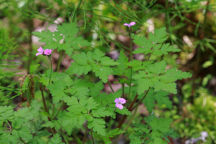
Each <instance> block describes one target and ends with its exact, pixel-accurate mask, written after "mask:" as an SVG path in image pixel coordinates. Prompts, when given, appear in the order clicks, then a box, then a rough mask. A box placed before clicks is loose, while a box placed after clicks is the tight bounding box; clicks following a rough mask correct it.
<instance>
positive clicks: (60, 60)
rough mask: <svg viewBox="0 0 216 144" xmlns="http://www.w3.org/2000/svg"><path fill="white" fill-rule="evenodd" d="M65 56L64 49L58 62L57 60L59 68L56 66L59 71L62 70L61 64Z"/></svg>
mask: <svg viewBox="0 0 216 144" xmlns="http://www.w3.org/2000/svg"><path fill="white" fill-rule="evenodd" d="M63 57H64V51H61V52H60V56H59V59H58V62H57V68H56V71H57V72H58V71H59V70H60V65H61V62H62V59H63Z"/></svg>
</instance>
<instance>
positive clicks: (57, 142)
mask: <svg viewBox="0 0 216 144" xmlns="http://www.w3.org/2000/svg"><path fill="white" fill-rule="evenodd" d="M48 144H64V143H63V142H62V139H61V137H60V135H59V134H55V135H54V136H53V137H52V138H51V139H50V141H49V143H48Z"/></svg>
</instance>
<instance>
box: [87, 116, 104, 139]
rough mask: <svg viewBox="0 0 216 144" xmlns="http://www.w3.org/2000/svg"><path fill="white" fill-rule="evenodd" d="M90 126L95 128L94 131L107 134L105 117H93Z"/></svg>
mask: <svg viewBox="0 0 216 144" xmlns="http://www.w3.org/2000/svg"><path fill="white" fill-rule="evenodd" d="M88 128H89V129H93V131H94V132H96V133H97V134H99V135H102V136H105V135H106V131H105V121H104V120H103V119H93V121H89V122H88Z"/></svg>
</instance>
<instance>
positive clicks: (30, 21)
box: [27, 19, 33, 74]
mask: <svg viewBox="0 0 216 144" xmlns="http://www.w3.org/2000/svg"><path fill="white" fill-rule="evenodd" d="M27 27H28V31H29V36H28V39H29V40H28V44H29V51H28V63H27V73H28V74H29V73H30V67H31V62H32V57H33V54H32V52H33V48H32V31H33V21H32V19H29V20H28V21H27Z"/></svg>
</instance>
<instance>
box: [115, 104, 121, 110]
mask: <svg viewBox="0 0 216 144" xmlns="http://www.w3.org/2000/svg"><path fill="white" fill-rule="evenodd" d="M115 106H116V107H117V108H118V109H123V105H122V104H118V103H117V104H116V105H115Z"/></svg>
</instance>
